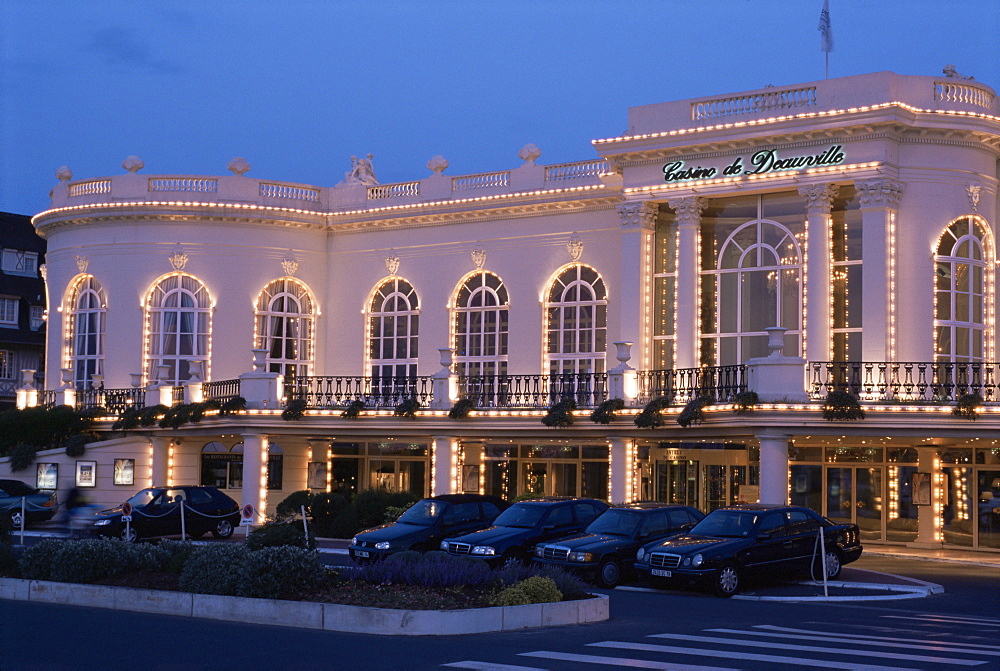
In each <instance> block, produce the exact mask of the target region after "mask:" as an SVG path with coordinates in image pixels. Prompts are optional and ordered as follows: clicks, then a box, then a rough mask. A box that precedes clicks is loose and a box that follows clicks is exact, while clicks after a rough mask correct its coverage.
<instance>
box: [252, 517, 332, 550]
mask: <svg viewBox="0 0 1000 671" xmlns="http://www.w3.org/2000/svg"><path fill="white" fill-rule="evenodd" d="M246 545H247V548H249V549H251V550H260V549H261V548H270V547H283V546H294V547H300V548H304V549H310V550H312V549H315V548H316V534H315V533H313V531H312V529H310V530H309V539H308V541H307V540H306V534H305V530H304V529H303V528H302V522H300V521H297V522H277V523H275V522H269V523H267V524H264V525H263V526H260V527H257V528H256V529H254V530H253V531H251V532H250V535H249V536H247V543H246Z"/></svg>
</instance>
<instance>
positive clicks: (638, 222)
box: [615, 200, 659, 231]
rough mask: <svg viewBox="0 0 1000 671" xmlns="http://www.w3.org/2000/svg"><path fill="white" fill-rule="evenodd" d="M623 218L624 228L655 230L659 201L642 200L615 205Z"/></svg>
mask: <svg viewBox="0 0 1000 671" xmlns="http://www.w3.org/2000/svg"><path fill="white" fill-rule="evenodd" d="M615 210H617V211H618V216H619V217H620V218H621V220H622V228H625V229H646V230H650V231H651V230H653V229H654V228H655V226H656V214H657V212H659V206H658V205H657V203H654V202H651V201H648V200H641V201H630V202H627V203H619V204H618V205H615Z"/></svg>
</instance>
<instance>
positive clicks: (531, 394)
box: [458, 373, 608, 409]
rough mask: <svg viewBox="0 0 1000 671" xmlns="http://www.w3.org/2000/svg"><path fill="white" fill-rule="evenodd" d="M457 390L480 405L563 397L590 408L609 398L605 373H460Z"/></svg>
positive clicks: (537, 404) (541, 403) (532, 404)
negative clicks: (464, 374) (473, 375)
mask: <svg viewBox="0 0 1000 671" xmlns="http://www.w3.org/2000/svg"><path fill="white" fill-rule="evenodd" d="M458 390H459V395H460V396H462V397H463V398H467V399H469V400H471V401H473V402H474V403H475V404H476V407H477V408H483V409H488V408H547V407H549V406H550V405H552V404H553V403H557V402H559V401H561V400H563V399H566V398H571V399H573V400H574V401H576V405H577V407H578V408H593V407H596V406H598V405H600V404H601V403H603V402H604V401H606V400H607V399H608V374H607V373H564V374H559V375H488V376H482V377H460V378H459V379H458Z"/></svg>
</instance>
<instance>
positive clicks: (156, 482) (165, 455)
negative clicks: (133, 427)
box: [149, 437, 170, 487]
mask: <svg viewBox="0 0 1000 671" xmlns="http://www.w3.org/2000/svg"><path fill="white" fill-rule="evenodd" d="M149 442H150V443H151V444H152V446H153V454H152V457H151V461H150V473H151V477H152V482H151V483H150V484H151V485H152V486H153V487H160V486H165V485H167V484H168V483H167V477H168V476H169V470H170V439H169V438H159V437H157V438H150V439H149Z"/></svg>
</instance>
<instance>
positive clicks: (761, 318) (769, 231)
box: [705, 219, 802, 366]
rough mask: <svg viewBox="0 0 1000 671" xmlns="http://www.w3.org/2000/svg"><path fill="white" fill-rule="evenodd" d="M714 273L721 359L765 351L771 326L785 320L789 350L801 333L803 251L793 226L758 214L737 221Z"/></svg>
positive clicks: (740, 359)
mask: <svg viewBox="0 0 1000 671" xmlns="http://www.w3.org/2000/svg"><path fill="white" fill-rule="evenodd" d="M707 274H714V275H715V276H716V277H715V282H716V286H717V287H718V288H717V292H718V293H717V296H718V298H717V301H716V306H715V310H716V314H715V324H716V332H715V333H706V334H705V337H706V339H708V340H710V341H711V340H714V343H712V344H713V345H714V350H715V361H716V363H717V365H722V366H725V365H732V364H740V363H744V362H746V360H747V359H749V358H752V357H757V356H765V355H767V353H768V349H767V332H766V331H765V330H764V329H765V328H768V327H770V326H776V325H777V326H783V327H784V328H786V329H788V330H787V331H786V332H785V341H786V346H787V349H786V350H785V351H786V352H789V353H791V352H796V351H799V347H798V346H796V347H792V346H791V343H789V342H788V341H789V339H790V338H795V337H797V336H798V335H799V334H800V333H801V306H802V289H801V287H802V255H801V252H800V250H799V245H798V241H797V240H796V239H795V236H794V235H793V234H792V232H791V231H790V230H788V229H787V228H786V227H784V226H783V225H781V224H779V223H778V222H776V221H770V220H767V219H758V220H755V221H750V222H747V223H745V224H743V225H741V226H739V227H738V228H737V229H736V230H734V231H733V232H732V234H730V235H729V237H728V238H727V239H726V241H725V242H724V243H723V244H722V247H721V251H720V252H719V256H718V258H717V264H716V270H715V271H714V272H710V273H707Z"/></svg>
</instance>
